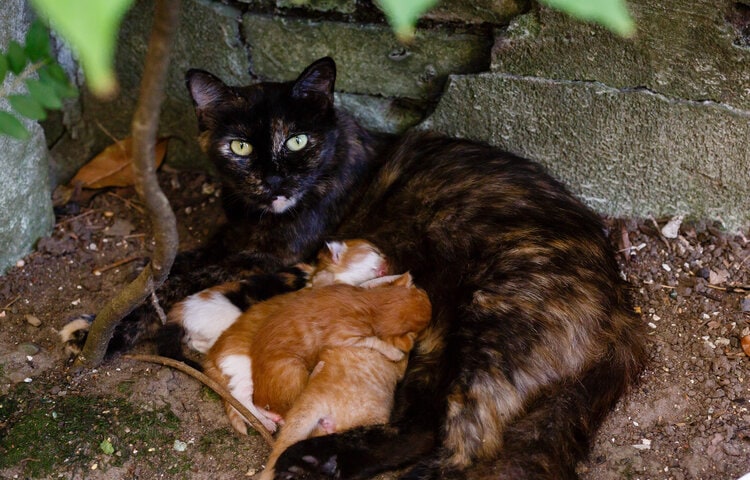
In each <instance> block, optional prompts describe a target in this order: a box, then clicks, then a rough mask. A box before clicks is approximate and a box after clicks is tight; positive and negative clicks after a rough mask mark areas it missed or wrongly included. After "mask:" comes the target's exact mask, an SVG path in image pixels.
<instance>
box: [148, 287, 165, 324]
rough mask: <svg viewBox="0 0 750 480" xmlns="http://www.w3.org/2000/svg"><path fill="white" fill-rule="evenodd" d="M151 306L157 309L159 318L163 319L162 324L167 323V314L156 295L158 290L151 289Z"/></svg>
mask: <svg viewBox="0 0 750 480" xmlns="http://www.w3.org/2000/svg"><path fill="white" fill-rule="evenodd" d="M151 306H152V307H154V310H156V314H157V315H158V316H159V320H160V321H161V324H162V325H166V324H167V316H166V315H165V314H164V309H163V308H161V304H160V303H159V298H158V297H157V296H156V292H155V291H153V290H151Z"/></svg>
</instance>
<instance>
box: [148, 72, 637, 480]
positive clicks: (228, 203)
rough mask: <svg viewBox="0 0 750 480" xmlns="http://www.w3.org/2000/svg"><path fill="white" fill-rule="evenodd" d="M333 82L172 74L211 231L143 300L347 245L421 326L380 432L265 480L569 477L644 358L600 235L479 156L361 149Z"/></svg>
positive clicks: (432, 142) (531, 173)
mask: <svg viewBox="0 0 750 480" xmlns="http://www.w3.org/2000/svg"><path fill="white" fill-rule="evenodd" d="M335 77H336V67H335V63H334V62H333V60H332V59H330V58H323V59H320V60H318V61H316V62H314V63H313V64H312V65H310V66H309V67H308V68H307V69H306V70H305V71H304V72H302V74H301V75H300V76H299V77H298V78H297V79H296V80H294V81H291V82H286V83H270V82H266V83H259V84H255V85H250V86H246V87H230V86H227V85H225V84H224V83H223V82H221V81H220V80H219V79H218V78H216V77H214V76H213V75H211V74H209V73H206V72H203V71H198V70H191V71H189V72H188V73H187V84H188V89H189V91H190V93H191V96H192V98H193V102H194V104H195V109H196V114H197V117H198V125H199V129H200V132H201V134H200V143H201V145H202V146H203V148H204V149H205V151H206V152H207V154H208V156H209V157H210V158H211V160H212V161H213V162H214V164H215V165H216V167H217V170H218V171H219V172H220V174H221V176H222V178H223V182H224V200H225V201H224V205H225V207H226V210H227V215H228V217H229V218H230V222H229V224H228V225H227V228H226V229H225V231H224V232H222V233H221V234H220V235H219V236H217V237H216V240H215V242H214V244H213V245H211V246H210V247H209V248H207V249H202V250H200V251H198V252H193V253H191V254H189V255H182V256H181V257H179V259H178V261H177V262H176V265H175V268H174V269H173V275H172V276H171V278H170V280H169V281H168V283H167V284H165V286H164V288H163V289H161V291H160V292H159V293H160V298H161V299H162V301H163V302H167V303H169V302H174V301H175V300H179V299H180V298H184V297H185V296H186V295H188V294H190V293H194V292H196V291H199V290H201V289H203V288H205V287H208V286H211V285H216V284H219V283H221V282H224V281H227V280H231V279H236V278H239V277H241V276H242V275H243V274H244V272H246V271H252V270H255V271H257V270H260V271H268V270H269V269H273V268H278V267H279V266H281V265H289V264H292V263H295V262H298V261H301V260H303V259H307V258H308V257H310V256H312V255H313V253H314V252H315V251H316V250H317V249H318V248H319V247H320V246H321V244H322V240H323V238H324V237H326V236H329V235H333V234H337V235H340V236H341V238H365V239H367V240H369V241H371V242H373V243H374V244H375V245H378V246H381V247H382V248H383V250H384V253H385V255H386V256H387V257H388V259H389V261H390V262H391V263H392V268H393V269H394V271H407V270H408V271H410V272H411V273H412V275H413V276H414V280H415V283H416V284H417V285H418V286H420V287H421V288H424V289H425V290H426V291H427V293H428V295H429V297H430V300H431V302H432V305H433V319H432V322H431V325H430V327H428V330H427V331H426V333H425V338H424V339H423V340H421V341H420V342H419V343H418V344H417V346H416V347H415V349H414V350H413V351H412V358H411V359H410V362H409V365H408V367H407V370H406V374H405V377H404V379H403V381H402V382H401V383H400V385H399V387H398V389H397V392H396V397H395V405H394V411H393V414H392V416H391V422H390V424H389V425H388V426H381V427H363V428H358V429H354V430H350V431H347V432H342V433H336V434H333V435H326V436H322V437H316V438H313V439H309V440H305V441H302V442H300V443H297V444H295V445H293V446H292V447H290V448H289V449H288V450H287V451H286V452H285V453H284V454H282V455H281V457H280V458H279V459H278V462H277V464H276V471H277V478H286V479H288V478H333V477H337V478H338V477H340V478H366V477H369V476H372V475H374V474H375V473H377V472H379V471H383V470H389V469H396V468H402V467H410V469H409V471H408V472H407V473H406V474H405V476H404V478H409V479H437V478H451V479H452V478H460V477H461V476H462V475H463V474H466V475H467V476H470V477H472V478H477V477H478V476H480V475H482V474H483V473H482V472H485V473H486V472H490V473H487V475H488V476H490V477H491V478H512V479H528V478H535V479H555V480H559V479H573V478H577V474H576V471H575V467H576V464H577V462H578V461H579V460H581V459H583V458H584V457H585V455H586V453H587V452H588V449H589V442H590V439H591V437H592V436H593V435H594V433H595V432H596V430H597V428H598V427H599V425H600V424H601V422H602V420H603V419H604V418H605V416H606V414H607V413H608V412H609V410H610V409H611V408H612V407H613V406H614V405H615V404H616V402H617V401H618V399H619V398H620V397H621V396H622V395H623V394H624V393H625V392H626V391H627V389H628V387H629V386H630V385H631V384H632V383H633V382H635V381H636V379H637V377H638V375H639V373H640V372H641V371H642V369H643V367H644V363H645V358H646V354H645V351H644V346H643V345H644V342H643V338H644V337H643V335H644V334H643V326H642V322H641V321H640V319H638V318H637V317H636V316H635V315H634V314H633V312H632V309H631V306H630V304H629V300H628V298H627V292H626V288H627V287H626V285H625V284H624V282H623V281H622V279H621V278H620V276H619V272H618V268H617V264H616V262H615V261H614V253H613V251H612V249H611V247H610V245H609V244H608V242H607V239H606V238H605V235H604V233H603V225H602V223H601V221H600V219H599V218H598V217H597V216H596V215H595V214H594V213H593V212H591V211H590V210H589V209H588V208H586V207H585V206H584V205H582V204H581V203H580V202H579V201H578V200H577V199H575V198H574V197H573V196H572V195H571V194H570V193H569V192H568V191H567V190H566V188H565V187H564V186H563V185H561V184H560V183H559V182H557V181H556V180H554V179H553V178H551V177H550V176H549V175H548V174H547V173H546V172H545V170H544V169H543V168H542V167H541V166H540V165H538V164H536V163H534V162H531V161H529V160H525V159H522V158H518V157H515V156H513V155H511V154H508V153H505V152H502V151H499V150H497V149H495V148H492V147H490V146H488V145H485V144H481V143H475V142H470V141H466V140H457V139H449V138H443V137H440V136H436V135H433V134H430V133H422V132H413V133H408V134H406V135H404V136H402V137H400V138H392V137H375V136H373V135H372V134H370V133H368V132H367V131H366V130H364V129H363V128H361V127H360V126H359V125H357V124H356V122H355V121H354V120H352V119H351V117H350V116H348V115H347V114H345V113H344V112H342V111H340V110H338V109H337V108H336V107H335V106H334V102H333V90H334V83H335ZM145 313H147V309H146V308H143V309H140V310H139V312H138V315H136V316H135V317H134V318H143V316H144V314H145ZM483 461H487V462H491V463H487V462H483Z"/></svg>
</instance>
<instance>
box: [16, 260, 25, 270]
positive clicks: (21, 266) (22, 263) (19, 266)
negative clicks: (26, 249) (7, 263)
mask: <svg viewBox="0 0 750 480" xmlns="http://www.w3.org/2000/svg"><path fill="white" fill-rule="evenodd" d="M24 265H26V262H24V261H23V260H19V261H17V262H16V267H18V268H23V266H24Z"/></svg>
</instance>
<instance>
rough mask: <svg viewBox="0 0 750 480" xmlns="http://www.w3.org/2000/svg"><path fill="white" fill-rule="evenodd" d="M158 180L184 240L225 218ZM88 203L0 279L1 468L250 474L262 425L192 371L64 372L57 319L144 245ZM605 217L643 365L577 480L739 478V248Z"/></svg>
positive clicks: (742, 458) (133, 209)
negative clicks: (244, 425)
mask: <svg viewBox="0 0 750 480" xmlns="http://www.w3.org/2000/svg"><path fill="white" fill-rule="evenodd" d="M161 180H162V184H163V187H164V189H165V191H166V193H167V194H168V196H169V197H170V200H171V201H172V204H173V207H174V209H175V211H176V213H177V216H178V222H179V228H180V238H181V242H182V244H181V248H186V249H187V248H194V247H195V246H197V245H199V244H200V243H201V242H202V241H205V239H206V238H207V237H208V236H209V235H210V233H211V232H212V231H213V229H214V228H215V226H216V225H217V224H218V222H220V221H221V219H222V216H221V212H220V208H219V202H218V200H217V194H218V193H217V192H218V188H219V187H218V185H216V184H215V183H213V182H212V180H211V179H210V178H209V177H207V176H206V175H204V174H196V173H184V172H183V173H179V174H178V173H174V172H171V173H169V172H168V173H162V174H161ZM85 193H86V192H85ZM84 197H89V198H85V199H83V200H82V202H81V205H83V206H82V207H81V209H80V211H73V212H68V213H66V214H62V215H59V216H58V223H57V226H56V227H55V231H54V233H53V234H52V235H51V236H50V237H49V238H47V239H43V240H42V241H40V243H39V247H38V250H37V251H36V252H34V253H32V254H31V255H29V256H27V257H26V258H25V259H23V260H22V261H21V262H19V264H18V266H16V267H14V268H11V269H10V270H9V271H8V272H7V274H6V275H5V276H3V277H0V324H2V332H3V333H2V335H0V478H73V479H79V478H80V479H83V478H86V479H89V478H91V479H96V478H107V479H109V478H140V479H152V478H153V479H156V478H190V479H203V478H205V479H235V478H248V477H251V476H252V475H253V474H254V473H255V472H257V471H259V470H260V469H262V466H263V462H264V460H265V457H266V455H267V454H268V452H269V449H268V448H267V447H266V445H265V444H264V442H263V440H262V438H261V437H260V436H258V435H251V436H248V437H242V436H239V435H236V434H235V433H233V431H232V430H231V428H230V427H229V424H228V423H227V421H226V419H225V418H224V414H223V409H222V407H221V404H220V401H219V400H218V397H217V396H216V395H215V394H213V393H212V392H210V391H209V390H208V389H206V388H205V387H203V386H201V385H200V384H199V383H197V382H196V381H195V380H194V379H192V378H190V377H188V376H186V375H184V374H182V373H179V372H177V371H174V370H172V369H170V368H167V367H161V366H156V365H152V364H145V363H140V362H136V361H133V360H129V359H126V358H123V357H121V356H117V357H114V358H110V359H108V360H107V361H106V362H105V363H104V364H103V365H102V366H101V367H100V368H98V369H96V370H92V371H84V372H73V371H72V370H71V369H70V367H69V364H68V362H67V361H66V360H67V359H66V355H65V353H64V352H63V349H62V347H61V345H60V343H59V340H58V335H57V331H58V329H60V328H61V327H62V326H63V325H64V324H65V323H66V321H67V320H69V319H70V318H72V317H74V316H76V315H79V314H83V313H95V312H96V311H98V310H99V309H100V308H101V307H102V305H103V304H104V303H105V302H106V301H107V300H108V299H109V298H110V296H111V295H112V294H113V293H114V292H115V291H117V289H118V288H121V287H122V286H123V285H124V284H126V282H128V281H129V279H131V278H133V277H134V276H135V275H136V274H137V271H138V269H139V268H141V267H142V266H143V265H144V263H145V261H146V258H147V256H148V254H149V250H150V249H151V248H152V242H151V239H150V227H149V225H148V224H147V222H146V221H145V218H144V215H143V212H142V209H141V207H140V206H139V204H138V201H137V199H136V197H135V196H134V193H133V191H132V189H127V188H126V189H117V190H109V191H99V192H95V193H91V192H89V193H86V194H85V195H84ZM665 220H666V219H665ZM607 222H608V225H609V226H610V234H611V238H612V241H613V244H614V245H615V247H616V249H617V250H619V251H620V253H619V254H618V258H619V260H620V262H621V266H622V271H623V274H624V275H625V276H626V277H627V279H628V281H629V282H630V283H631V284H632V286H633V298H634V300H635V305H636V307H637V309H638V310H639V311H640V312H641V313H642V318H643V322H644V323H646V324H647V325H648V328H649V331H650V336H649V345H648V347H649V351H650V352H651V363H650V366H649V368H648V369H647V371H646V372H645V373H644V374H643V376H642V380H641V382H640V385H639V386H638V388H637V389H635V390H634V391H633V392H632V393H631V394H630V395H628V396H627V397H626V398H625V399H623V401H622V402H620V405H619V406H618V407H617V409H616V410H615V411H614V412H613V413H612V414H611V415H610V417H609V418H608V419H607V421H606V422H605V424H604V426H603V428H602V429H601V432H600V434H599V435H598V437H597V439H596V441H595V444H594V445H593V451H592V453H591V456H590V458H589V460H588V461H587V462H585V463H583V464H582V465H581V466H580V467H579V472H580V473H581V477H582V478H583V479H585V480H609V479H676V480H681V479H721V480H727V479H730V480H731V479H736V478H738V477H740V476H741V475H743V474H745V473H748V472H750V411H749V410H748V409H749V408H750V358H748V356H747V355H746V354H745V353H744V352H743V349H742V346H741V338H742V337H743V336H747V335H748V334H750V290H749V289H748V287H749V286H750V242H748V240H747V239H746V238H745V236H743V235H741V234H738V235H733V234H728V233H726V232H723V231H722V230H721V228H720V225H719V224H714V223H711V222H692V223H688V222H685V223H683V224H682V225H681V227H680V230H679V236H678V237H677V238H674V239H667V238H664V237H663V236H662V235H661V232H660V230H659V229H657V228H656V227H655V226H654V221H652V220H650V219H648V220H611V219H608V220H607ZM658 225H659V227H660V228H661V227H662V226H663V225H664V222H658ZM744 233H745V234H748V232H744ZM743 287H744V288H743ZM748 340H750V338H749V339H748ZM140 348H141V349H142V350H143V351H148V345H144V346H142V347H140ZM382 478H392V477H391V476H388V475H384V476H382Z"/></svg>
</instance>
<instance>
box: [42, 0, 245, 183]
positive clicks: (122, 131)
mask: <svg viewBox="0 0 750 480" xmlns="http://www.w3.org/2000/svg"><path fill="white" fill-rule="evenodd" d="M153 9H154V6H153V2H151V1H147V0H138V1H136V2H135V5H134V6H133V8H132V9H131V10H130V11H129V12H128V15H127V16H126V19H125V21H124V22H123V26H122V29H121V31H120V39H119V43H118V51H117V63H116V67H117V74H118V79H119V82H120V94H119V95H118V97H117V98H116V99H114V100H113V101H110V102H103V101H100V100H98V99H96V98H93V97H92V96H91V95H90V94H89V93H88V92H87V91H83V95H84V96H83V102H84V104H85V105H86V109H85V119H84V120H85V122H84V123H83V124H82V125H79V126H78V128H77V132H76V136H75V138H74V137H72V136H68V137H66V138H63V139H62V140H61V141H60V142H58V144H57V145H55V147H54V148H53V155H55V157H56V158H60V159H65V160H60V161H68V162H71V161H72V162H77V165H75V168H67V169H65V171H66V172H71V171H72V172H75V170H76V169H77V168H78V167H80V166H81V165H83V164H84V163H86V162H87V161H88V160H90V159H91V158H92V157H93V156H94V155H96V154H97V153H98V152H99V151H101V150H102V149H103V148H104V147H106V146H107V145H109V144H110V143H112V141H113V140H112V137H115V138H118V139H119V138H124V137H127V136H129V135H130V122H131V120H132V116H133V112H134V111H135V106H136V101H137V98H138V90H139V88H140V79H141V74H142V71H143V62H144V59H145V56H146V48H147V44H148V37H149V34H150V29H151V19H152V15H153ZM239 21H240V13H239V11H238V10H236V9H233V8H230V7H228V6H225V5H222V4H219V3H216V2H208V1H205V0H185V1H184V2H183V8H182V15H181V19H180V26H179V30H178V34H177V39H176V41H175V42H174V44H173V51H172V58H171V65H170V69H169V74H168V79H167V88H166V98H165V100H164V105H163V107H162V116H161V127H160V134H161V135H172V136H174V139H173V140H172V141H170V143H169V149H168V153H167V162H168V163H169V164H170V165H172V166H175V167H178V168H196V167H198V168H206V167H208V164H207V161H206V160H205V157H204V155H202V154H201V152H200V149H199V148H198V145H197V141H196V138H197V135H198V131H197V125H196V120H195V114H194V113H193V107H192V102H191V101H190V98H189V96H188V93H187V90H186V88H185V79H184V78H185V72H186V71H187V70H188V69H189V68H202V69H204V70H208V71H210V72H211V73H214V74H216V75H218V76H219V77H221V78H222V79H224V80H225V81H226V82H228V83H230V84H231V83H234V84H244V83H247V82H248V72H249V69H250V68H249V60H248V56H247V52H246V50H245V48H244V47H243V45H242V44H241V42H240V34H239ZM113 113H114V114H113ZM58 170H63V169H58ZM67 180H69V178H61V179H59V181H61V182H66V181H67Z"/></svg>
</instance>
